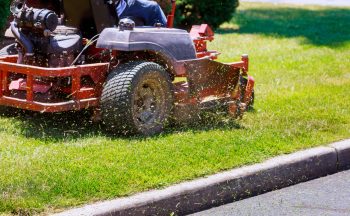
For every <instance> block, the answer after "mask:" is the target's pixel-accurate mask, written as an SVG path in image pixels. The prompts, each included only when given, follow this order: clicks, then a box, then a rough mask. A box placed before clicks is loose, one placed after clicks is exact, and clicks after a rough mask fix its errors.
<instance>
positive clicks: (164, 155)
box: [0, 3, 350, 214]
mask: <svg viewBox="0 0 350 216" xmlns="http://www.w3.org/2000/svg"><path fill="white" fill-rule="evenodd" d="M349 31H350V9H336V8H322V7H303V8H301V7H293V6H290V7H289V6H283V7H282V6H279V7H276V6H273V5H269V4H256V3H249V4H247V3H243V4H242V5H241V7H240V9H239V11H238V13H237V15H236V17H235V19H233V20H232V22H231V23H227V24H225V25H223V28H222V29H221V30H219V34H217V35H216V40H215V42H213V44H211V48H213V49H217V50H220V51H221V52H222V53H223V54H222V56H221V59H220V60H222V61H226V62H230V61H233V60H237V57H239V55H240V54H242V53H243V52H247V53H250V58H251V68H250V70H251V74H253V75H254V77H255V79H256V82H257V86H256V103H255V110H254V111H252V112H250V113H247V115H246V116H245V117H244V119H243V120H241V121H232V120H227V118H226V117H225V116H219V117H217V119H215V120H213V121H210V118H209V120H208V119H204V120H202V121H201V122H199V123H198V125H190V126H186V127H179V126H178V127H175V128H170V129H168V130H167V131H166V132H165V133H164V134H162V135H159V136H155V137H151V138H142V137H116V136H111V135H109V134H105V133H103V130H102V129H101V126H100V125H94V124H92V123H90V122H89V118H88V114H85V113H64V114H59V115H58V114H55V115H50V114H40V113H32V112H22V113H20V114H19V115H6V116H4V117H1V118H0V137H1V140H0V173H1V174H0V212H2V213H5V214H11V213H12V214H36V213H40V212H43V211H44V212H52V211H56V210H57V209H63V208H66V207H69V206H75V205H80V204H84V203H89V202H93V201H97V200H104V199H112V198H115V197H120V196H126V195H129V194H132V193H136V192H140V191H144V190H147V189H151V188H161V187H164V186H167V185H170V184H174V183H177V182H180V181H184V180H189V179H193V178H196V177H199V176H204V175H208V174H212V173H215V172H218V171H221V170H225V169H230V168H233V167H239V166H242V165H246V164H252V163H257V162H260V161H263V160H265V159H267V158H270V157H273V156H276V155H280V154H284V153H290V152H293V151H297V150H299V149H305V148H310V147H314V146H317V145H322V144H326V143H328V142H331V141H336V140H340V139H344V138H348V137H350V109H349V105H350V90H349V87H350V40H349V39H350V38H349V37H350V32H349Z"/></svg>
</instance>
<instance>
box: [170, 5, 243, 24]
mask: <svg viewBox="0 0 350 216" xmlns="http://www.w3.org/2000/svg"><path fill="white" fill-rule="evenodd" d="M238 5H239V0H200V1H198V0H178V1H177V13H176V24H177V25H178V26H181V27H185V28H190V27H191V26H192V25H193V24H202V23H206V24H209V25H210V26H211V27H212V28H214V29H215V28H218V27H219V26H220V25H221V24H222V23H224V22H226V21H229V20H230V19H231V18H232V16H233V13H234V12H235V10H236V8H237V7H238Z"/></svg>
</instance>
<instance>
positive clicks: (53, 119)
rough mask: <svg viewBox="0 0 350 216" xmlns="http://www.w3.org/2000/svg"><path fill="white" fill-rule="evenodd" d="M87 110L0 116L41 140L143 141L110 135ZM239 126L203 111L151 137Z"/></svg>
mask: <svg viewBox="0 0 350 216" xmlns="http://www.w3.org/2000/svg"><path fill="white" fill-rule="evenodd" d="M91 115H92V112H91V111H79V112H64V113H57V114H52V113H39V112H32V111H24V110H18V109H14V108H10V110H9V111H8V112H6V113H5V114H3V115H2V116H1V117H2V118H15V119H16V120H19V122H20V124H19V128H17V129H18V130H17V131H19V133H20V134H21V135H23V136H25V137H28V138H35V139H40V140H43V141H69V140H74V139H79V138H88V137H97V136H100V137H108V138H110V139H112V140H113V139H120V138H122V139H127V140H143V139H145V138H146V137H144V136H137V135H121V134H112V133H109V132H107V131H106V129H105V127H106V126H105V125H103V124H102V123H93V122H92V121H91ZM240 128H242V126H241V125H240V124H239V123H238V122H237V121H236V120H234V119H232V118H229V117H228V116H227V115H224V114H222V113H219V114H218V113H212V112H206V113H203V114H201V115H200V118H199V119H197V120H196V121H194V123H191V124H176V125H172V126H169V127H167V128H166V130H165V131H164V132H163V133H162V134H160V135H156V136H154V138H157V137H163V136H168V135H172V134H175V133H179V132H189V131H191V132H192V133H198V132H203V131H209V130H213V129H240Z"/></svg>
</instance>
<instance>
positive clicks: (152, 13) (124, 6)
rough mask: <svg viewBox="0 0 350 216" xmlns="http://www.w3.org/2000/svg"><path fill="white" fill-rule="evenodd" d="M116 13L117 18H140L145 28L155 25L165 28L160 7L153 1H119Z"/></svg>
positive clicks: (163, 16) (164, 19)
mask: <svg viewBox="0 0 350 216" xmlns="http://www.w3.org/2000/svg"><path fill="white" fill-rule="evenodd" d="M120 1H121V2H120V3H119V4H118V6H117V8H116V11H117V14H118V16H119V18H123V17H136V18H141V19H142V20H143V21H144V23H145V25H146V26H154V25H155V24H156V23H160V24H162V26H166V24H167V19H166V17H165V15H164V12H163V11H162V9H161V7H160V6H159V5H158V3H157V2H155V1H150V0H120Z"/></svg>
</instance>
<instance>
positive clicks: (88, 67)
mask: <svg viewBox="0 0 350 216" xmlns="http://www.w3.org/2000/svg"><path fill="white" fill-rule="evenodd" d="M37 2H38V1H35V0H32V1H30V0H28V1H25V0H15V1H14V2H13V3H12V5H11V12H12V14H13V21H12V22H11V26H10V29H11V33H12V35H13V37H14V38H15V43H14V44H11V45H10V46H8V47H6V48H4V49H2V50H1V51H0V55H1V57H0V84H1V87H0V106H3V107H6V106H11V107H16V108H19V109H26V110H32V111H38V112H51V113H53V112H63V111H70V110H82V109H90V108H91V109H93V110H94V114H93V115H94V116H93V118H94V119H95V120H102V121H103V123H104V124H105V125H107V127H106V128H107V129H108V130H112V131H114V132H120V133H136V134H143V135H152V134H156V133H160V132H162V130H163V129H164V126H165V125H166V124H167V122H169V120H171V119H175V120H177V121H186V120H189V119H192V118H193V117H194V116H195V115H197V114H198V112H200V111H201V110H202V109H208V108H215V107H217V106H225V107H226V110H227V112H228V113H229V114H230V115H231V116H232V117H240V116H241V115H242V114H243V113H244V111H246V110H247V108H248V107H250V106H252V105H253V102H254V79H253V78H252V77H251V76H249V75H248V56H247V55H243V56H242V58H241V60H240V61H238V62H234V63H227V64H224V63H220V62H217V61H215V59H216V58H217V56H218V55H219V53H218V52H217V51H210V50H208V49H207V42H208V41H212V40H213V39H214V33H213V31H212V30H211V29H210V27H209V26H208V25H206V24H203V25H198V26H193V27H192V29H191V31H190V32H187V31H185V30H181V29H176V28H173V22H174V14H175V8H176V5H175V1H172V11H171V14H170V15H168V23H167V27H161V26H159V25H155V26H142V25H141V26H139V25H138V24H137V21H135V20H133V18H125V19H120V20H119V22H118V23H116V18H115V14H114V13H115V10H111V6H110V2H111V1H102V0H74V1H72V0H62V1H57V2H59V3H57V5H46V6H45V5H40V4H38V3H37ZM32 6H36V7H42V8H34V7H32ZM47 8H49V9H47ZM135 23H136V24H135ZM11 50H12V51H13V50H15V52H16V53H18V54H15V55H11V54H12V53H11V52H10V51H11Z"/></svg>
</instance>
